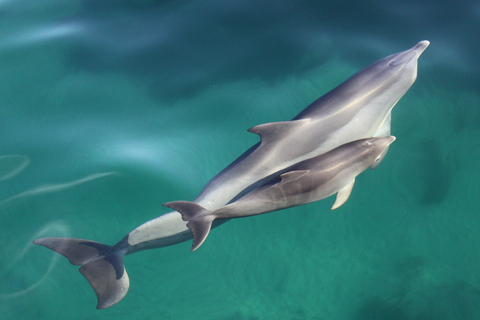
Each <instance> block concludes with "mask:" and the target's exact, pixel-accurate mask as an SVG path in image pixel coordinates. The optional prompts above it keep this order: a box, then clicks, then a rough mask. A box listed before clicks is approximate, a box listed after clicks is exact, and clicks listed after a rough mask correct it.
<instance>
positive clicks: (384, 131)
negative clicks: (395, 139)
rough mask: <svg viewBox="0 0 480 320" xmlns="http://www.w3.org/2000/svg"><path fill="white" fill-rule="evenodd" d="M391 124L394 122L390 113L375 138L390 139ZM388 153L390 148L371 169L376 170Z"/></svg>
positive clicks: (384, 151) (386, 149)
mask: <svg viewBox="0 0 480 320" xmlns="http://www.w3.org/2000/svg"><path fill="white" fill-rule="evenodd" d="M391 122H392V113H391V112H389V113H388V114H387V116H386V117H385V120H384V121H383V124H382V125H381V126H380V129H378V130H377V132H375V134H374V135H373V136H374V137H388V136H389V135H390V132H391V130H390V127H391ZM387 152H388V147H387V148H385V150H383V152H382V154H381V155H380V157H378V159H377V160H376V161H375V162H374V163H373V164H372V165H371V166H370V169H372V170H373V169H375V168H376V167H377V166H378V165H379V164H380V162H382V160H383V158H385V156H386V155H387Z"/></svg>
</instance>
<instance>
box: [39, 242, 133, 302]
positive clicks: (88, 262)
mask: <svg viewBox="0 0 480 320" xmlns="http://www.w3.org/2000/svg"><path fill="white" fill-rule="evenodd" d="M33 243H35V244H38V245H41V246H44V247H47V248H49V249H52V250H53V251H55V252H58V253H60V254H61V255H63V256H65V257H66V258H67V259H68V260H69V261H70V263H71V264H73V265H76V266H81V267H80V270H79V271H80V273H82V274H83V276H84V277H85V278H86V279H87V280H88V282H89V283H90V285H91V286H92V288H93V290H94V291H95V294H96V295H97V298H98V304H97V309H105V308H108V307H111V306H113V305H114V304H116V303H117V302H119V301H120V300H122V299H123V297H124V296H125V295H126V294H127V292H128V288H129V286H130V281H129V279H128V275H127V271H126V270H125V267H124V265H123V255H124V253H123V252H122V251H120V250H115V247H111V246H107V245H105V244H101V243H99V242H94V241H89V240H83V239H72V238H39V239H36V240H34V241H33Z"/></svg>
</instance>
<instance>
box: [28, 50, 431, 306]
mask: <svg viewBox="0 0 480 320" xmlns="http://www.w3.org/2000/svg"><path fill="white" fill-rule="evenodd" d="M428 45H429V42H428V41H420V42H419V43H417V44H416V45H415V46H413V47H412V48H410V49H408V50H406V51H402V52H399V53H396V54H393V55H390V56H388V57H385V58H383V59H380V60H378V61H376V62H374V63H373V64H371V65H370V66H368V67H366V68H364V69H362V70H360V71H359V72H357V73H356V74H354V75H353V76H352V77H351V78H349V79H348V80H346V81H345V82H343V83H342V84H340V85H339V86H338V87H336V88H335V89H333V90H332V91H330V92H328V93H327V94H325V95H324V96H322V97H321V98H319V99H318V100H316V101H314V102H313V103H312V104H310V105H309V106H308V107H307V108H306V109H305V110H303V111H302V112H301V113H300V114H299V115H297V116H296V117H295V118H294V119H292V121H285V122H273V123H266V124H261V125H258V126H255V127H253V128H251V129H250V130H249V131H250V132H253V133H256V134H258V135H259V136H260V138H261V142H260V143H258V144H256V145H254V146H253V147H251V148H250V149H249V150H247V151H246V152H245V153H244V154H242V155H241V156H240V157H239V158H238V159H237V160H235V161H234V162H233V163H232V164H230V165H229V166H228V167H226V168H225V169H224V170H222V171H221V172H220V173H219V174H217V175H216V176H215V177H214V178H213V179H212V180H211V181H210V182H209V183H208V184H207V185H206V186H205V187H204V189H203V190H202V191H201V192H200V194H199V195H198V197H197V198H196V199H195V200H194V202H196V203H197V204H199V205H201V206H203V207H204V208H206V209H207V210H216V209H218V208H221V207H223V206H224V205H225V204H227V203H229V202H230V201H232V199H234V198H239V197H241V196H242V195H244V194H246V193H247V192H248V191H250V190H253V189H255V188H257V187H258V186H260V185H262V184H263V183H264V182H265V181H266V180H268V179H270V178H273V177H274V176H275V175H279V174H281V173H282V170H285V169H286V168H288V167H291V166H292V165H294V164H296V163H298V162H300V161H303V160H306V159H309V158H313V157H315V156H318V155H320V154H323V153H325V152H327V151H329V150H331V149H333V148H336V147H338V146H340V145H342V144H345V143H347V142H350V141H354V140H358V139H362V138H370V137H373V136H388V135H390V117H391V115H390V112H391V110H392V108H393V106H394V105H395V104H396V103H397V101H398V100H399V99H400V98H401V97H402V96H403V95H404V94H405V92H406V91H407V90H408V89H409V88H410V86H411V85H412V84H413V83H414V81H415V79H416V76H417V60H418V58H419V56H420V55H421V54H422V52H423V51H424V50H425V49H426V48H427V46H428ZM385 153H386V151H384V153H383V155H382V157H383V156H384V155H385ZM380 161H381V159H380ZM374 166H375V164H374ZM223 221H225V220H223ZM191 238H192V234H191V232H190V230H189V229H188V227H187V226H186V222H185V221H183V220H182V217H181V215H180V214H179V213H178V212H176V211H172V212H169V213H166V214H163V215H161V216H159V217H157V218H155V219H152V220H150V221H147V222H145V223H144V224H142V225H140V226H139V227H137V228H136V229H134V230H132V231H131V232H130V233H129V234H127V235H126V236H125V237H124V238H123V239H122V240H120V241H119V242H118V243H117V244H116V245H114V246H107V245H104V244H101V243H98V242H93V241H89V240H81V239H70V238H40V239H36V240H35V241H34V243H35V244H39V245H43V246H45V247H47V248H50V249H52V250H54V251H56V252H58V253H60V254H62V255H64V256H65V257H67V258H68V259H69V260H70V262H71V263H72V264H74V265H80V266H81V267H80V272H81V273H82V274H83V275H84V276H85V278H87V280H88V281H89V283H90V285H91V286H92V288H93V289H94V291H95V293H96V295H97V298H98V304H97V308H99V309H102V308H107V307H110V306H112V305H113V304H115V303H117V302H118V301H120V300H121V299H122V298H123V297H124V296H125V294H126V293H127V291H128V287H129V279H128V275H127V273H126V270H125V267H124V265H123V256H125V255H126V254H130V253H134V252H137V251H140V250H145V249H151V248H156V247H164V246H169V245H172V244H176V243H180V242H183V241H186V240H188V239H191Z"/></svg>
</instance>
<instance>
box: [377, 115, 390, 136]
mask: <svg viewBox="0 0 480 320" xmlns="http://www.w3.org/2000/svg"><path fill="white" fill-rule="evenodd" d="M391 126H392V112H391V111H390V112H388V114H387V115H386V116H385V119H384V120H383V123H382V125H381V126H380V128H378V130H377V131H376V132H375V133H374V134H373V136H374V137H387V136H389V135H390V134H391V131H392V130H391Z"/></svg>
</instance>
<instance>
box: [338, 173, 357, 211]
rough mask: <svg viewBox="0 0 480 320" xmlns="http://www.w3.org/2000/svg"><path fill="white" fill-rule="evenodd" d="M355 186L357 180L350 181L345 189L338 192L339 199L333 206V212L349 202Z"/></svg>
mask: <svg viewBox="0 0 480 320" xmlns="http://www.w3.org/2000/svg"><path fill="white" fill-rule="evenodd" d="M354 184H355V179H353V180H352V181H350V182H349V183H348V184H347V185H346V186H345V187H343V188H342V189H340V191H338V192H337V198H336V199H335V203H334V204H333V206H332V210H335V209H337V208H338V207H340V206H342V205H343V204H344V203H345V202H346V201H347V200H348V197H350V194H351V193H352V189H353V185H354Z"/></svg>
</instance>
